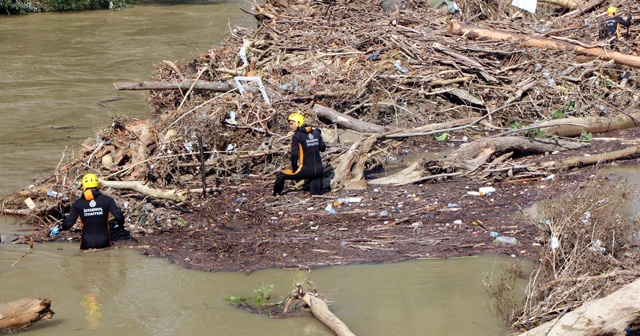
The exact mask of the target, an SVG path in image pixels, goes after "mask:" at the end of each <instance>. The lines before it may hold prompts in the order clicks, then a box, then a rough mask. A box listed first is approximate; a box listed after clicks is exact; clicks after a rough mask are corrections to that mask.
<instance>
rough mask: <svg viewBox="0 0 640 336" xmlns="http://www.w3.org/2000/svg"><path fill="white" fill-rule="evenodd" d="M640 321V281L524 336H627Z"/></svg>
mask: <svg viewBox="0 0 640 336" xmlns="http://www.w3.org/2000/svg"><path fill="white" fill-rule="evenodd" d="M638 318H640V279H638V280H636V281H634V282H632V283H630V284H628V285H625V286H624V287H622V288H620V289H618V290H617V291H615V292H613V293H612V294H611V295H608V296H606V297H604V298H601V299H597V300H593V301H587V302H585V303H584V304H583V305H582V306H580V307H579V308H578V309H576V310H574V311H572V312H569V313H567V314H565V315H561V316H560V317H559V318H558V319H556V320H552V321H549V322H547V323H545V324H542V325H540V326H538V327H537V328H534V329H532V330H529V331H527V332H525V333H522V334H520V336H547V335H548V336H560V335H563V336H578V335H580V336H582V335H624V334H625V332H624V330H625V328H627V327H628V326H629V324H630V323H632V322H634V321H635V320H637V319H638Z"/></svg>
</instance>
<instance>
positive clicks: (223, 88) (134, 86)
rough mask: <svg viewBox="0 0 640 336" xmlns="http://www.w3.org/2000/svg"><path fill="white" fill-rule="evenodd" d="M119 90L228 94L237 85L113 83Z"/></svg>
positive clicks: (187, 81) (200, 82)
mask: <svg viewBox="0 0 640 336" xmlns="http://www.w3.org/2000/svg"><path fill="white" fill-rule="evenodd" d="M113 86H115V88H116V89H118V90H178V89H180V90H189V88H191V86H193V89H194V90H208V91H216V92H227V91H230V90H233V89H235V88H236V85H235V83H227V82H208V81H203V80H192V79H185V80H183V81H181V82H149V81H144V82H120V83H113Z"/></svg>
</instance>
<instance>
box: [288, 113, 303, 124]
mask: <svg viewBox="0 0 640 336" xmlns="http://www.w3.org/2000/svg"><path fill="white" fill-rule="evenodd" d="M287 120H289V121H291V120H293V121H295V123H296V126H298V127H300V126H302V125H304V116H303V115H302V114H300V113H298V112H295V113H291V114H290V115H289V118H287Z"/></svg>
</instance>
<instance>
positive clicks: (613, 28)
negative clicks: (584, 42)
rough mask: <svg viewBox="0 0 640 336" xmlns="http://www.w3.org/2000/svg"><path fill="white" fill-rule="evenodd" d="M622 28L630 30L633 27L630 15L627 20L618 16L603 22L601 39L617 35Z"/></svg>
mask: <svg viewBox="0 0 640 336" xmlns="http://www.w3.org/2000/svg"><path fill="white" fill-rule="evenodd" d="M620 26H624V27H626V28H629V27H630V26H631V15H628V16H627V19H626V20H625V19H623V18H622V17H620V16H618V15H616V16H612V17H609V18H607V19H606V20H604V21H602V23H601V25H600V34H599V38H600V39H601V40H602V39H606V38H609V37H611V36H614V35H617V34H618V30H619V29H620Z"/></svg>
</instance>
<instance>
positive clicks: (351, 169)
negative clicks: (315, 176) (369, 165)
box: [331, 136, 377, 190]
mask: <svg viewBox="0 0 640 336" xmlns="http://www.w3.org/2000/svg"><path fill="white" fill-rule="evenodd" d="M376 140H377V137H376V136H371V137H369V138H367V139H366V140H364V141H357V142H356V143H354V144H353V145H351V148H349V149H348V150H347V151H346V152H345V153H343V154H342V155H339V156H338V157H336V158H334V159H333V160H332V161H331V165H332V166H333V167H334V171H335V174H336V175H335V177H334V178H333V179H332V180H331V189H333V190H337V189H341V188H344V189H365V188H366V182H365V180H364V164H365V163H366V161H367V153H369V150H371V146H373V144H374V143H375V142H376Z"/></svg>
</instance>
